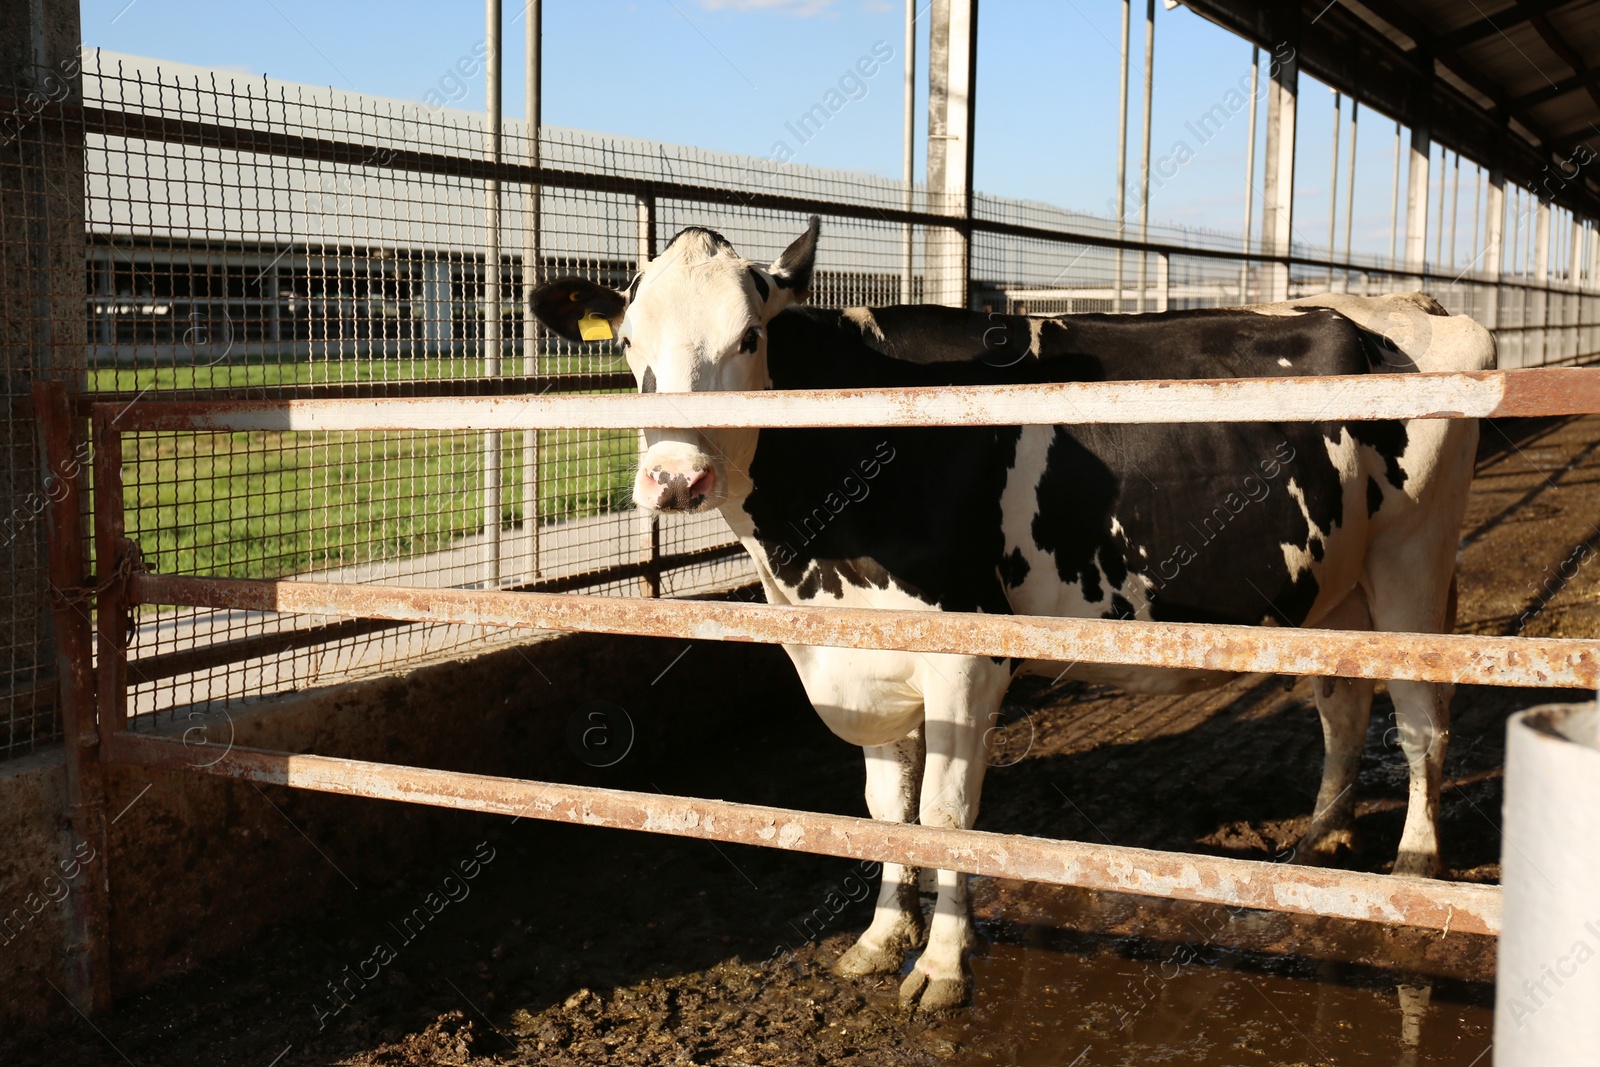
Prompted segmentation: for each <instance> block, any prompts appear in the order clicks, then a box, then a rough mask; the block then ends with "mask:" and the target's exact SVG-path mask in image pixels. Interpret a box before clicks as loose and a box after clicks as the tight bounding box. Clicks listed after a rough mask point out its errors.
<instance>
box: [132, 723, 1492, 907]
mask: <svg viewBox="0 0 1600 1067" xmlns="http://www.w3.org/2000/svg"><path fill="white" fill-rule="evenodd" d="M107 749H108V751H107V752H106V756H107V758H108V759H110V760H111V761H112V762H116V763H128V764H136V765H140V766H145V767H159V768H165V769H169V770H186V771H191V772H194V773H200V774H208V775H215V776H220V777H223V778H231V779H236V780H242V781H250V782H261V783H267V784H272V785H282V786H288V787H290V788H293V789H309V790H313V791H316V792H321V793H338V794H342V795H344V796H358V797H369V798H373V799H378V800H397V801H402V802H405V803H410V804H426V805H429V806H432V807H440V808H452V809H455V810H458V811H479V812H486V813H489V814H494V815H511V816H517V817H522V818H530V819H543V820H548V821H551V822H564V823H574V824H578V825H582V826H604V827H609V828H612V829H622V830H643V831H647V832H650V833H657V834H666V835H668V836H672V837H690V838H697V839H699V840H703V841H723V842H730V843H735V844H745V845H757V846H763V847H767V848H778V849H785V850H788V851H793V852H808V853H813V854H817V855H823V856H842V857H847V858H850V859H861V860H878V861H880V862H889V863H902V864H906V865H908V866H911V867H919V868H928V869H937V870H944V871H961V872H965V873H967V874H981V875H985V876H987V877H991V878H1012V879H1017V880H1021V881H1030V882H1045V883H1049V884H1052V885H1069V886H1078V887H1080V888H1084V889H1093V890H1100V891H1104V892H1112V893H1137V894H1142V895H1145V896H1156V897H1171V898H1175V899H1178V900H1191V901H1197V902H1200V903H1205V904H1221V905H1226V906H1229V907H1241V908H1254V909H1262V910H1269V911H1281V912H1293V913H1295V914H1299V915H1317V916H1327V917H1332V918H1339V919H1355V920H1360V921H1365V922H1376V923H1388V924H1399V925H1405V926H1415V927H1422V928H1424V929H1430V930H1443V931H1446V932H1455V933H1464V934H1488V935H1497V934H1498V933H1499V932H1500V889H1499V887H1498V886H1486V885H1471V884H1466V883H1459V882H1437V881H1432V880H1427V879H1417V878H1395V877H1392V876H1390V875H1382V874H1366V873H1363V872H1357V871H1336V870H1324V869H1321V868H1316V867H1302V866H1297V865H1294V864H1286V863H1263V862H1260V861H1252V860H1238V859H1229V858H1223V857H1217V856H1196V855H1188V854H1184V853H1173V852H1155V851H1151V850H1149V849H1142V848H1127V847H1124V846H1120V845H1090V844H1084V843H1081V842H1078V841H1059V840H1047V839H1041V838H1034V837H1020V836H1016V835H1013V834H996V833H988V832H985V831H981V830H955V829H946V828H942V827H937V826H916V825H911V824H907V823H890V822H877V821H875V820H872V819H859V818H851V817H849V816H844V815H827V814H819V813H815V812H806V811H792V810H789V809H787V808H770V807H764V806H759V805H754V804H736V803H733V802H730V801H725V800H700V799H694V798H689V797H674V796H664V795H662V794H659V793H635V792H627V791H624V790H619V789H600V788H596V787H593V786H579V785H562V784H558V783H552V782H532V781H522V780H519V779H515V778H500V777H494V776H490V775H482V774H464V773H461V772H459V771H441V770H433V769H430V768H426V767H403V766H396V765H393V764H384V763H368V762H365V761H362V760H351V759H339V758H336V757H332V756H307V755H297V754H294V753H289V752H267V751H262V750H259V749H246V748H230V749H229V750H228V751H227V752H226V753H225V754H223V755H222V756H221V757H220V758H218V757H217V756H215V754H214V749H213V748H212V747H205V748H202V749H199V750H196V749H194V748H191V747H190V746H188V745H186V744H185V743H184V742H183V740H182V739H178V738H164V737H148V736H138V735H133V734H118V735H116V736H115V737H113V738H111V740H110V742H109V743H108V745H107ZM197 751H198V753H199V755H197Z"/></svg>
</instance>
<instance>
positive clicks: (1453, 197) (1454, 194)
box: [1444, 152, 1461, 270]
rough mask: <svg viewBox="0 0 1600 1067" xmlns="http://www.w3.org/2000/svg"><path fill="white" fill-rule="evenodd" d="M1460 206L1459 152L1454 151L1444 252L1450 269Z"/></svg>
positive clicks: (1454, 258)
mask: <svg viewBox="0 0 1600 1067" xmlns="http://www.w3.org/2000/svg"><path fill="white" fill-rule="evenodd" d="M1460 208H1461V153H1460V152H1457V153H1456V163H1455V167H1454V168H1452V171H1451V177H1450V251H1449V252H1448V253H1446V254H1445V259H1444V262H1445V265H1446V266H1448V267H1450V268H1451V269H1452V270H1454V269H1455V265H1456V213H1457V212H1458V211H1459V210H1460Z"/></svg>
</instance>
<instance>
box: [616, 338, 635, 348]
mask: <svg viewBox="0 0 1600 1067" xmlns="http://www.w3.org/2000/svg"><path fill="white" fill-rule="evenodd" d="M617 343H618V344H619V345H621V346H622V347H623V349H628V348H632V347H633V342H632V341H630V340H628V339H627V338H626V337H624V338H623V339H622V340H621V341H618V342H617Z"/></svg>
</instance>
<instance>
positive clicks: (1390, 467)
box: [1346, 422, 1408, 489]
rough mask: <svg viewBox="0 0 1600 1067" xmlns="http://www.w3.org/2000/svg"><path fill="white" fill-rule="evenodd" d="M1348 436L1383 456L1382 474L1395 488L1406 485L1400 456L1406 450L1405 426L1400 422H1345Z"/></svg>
mask: <svg viewBox="0 0 1600 1067" xmlns="http://www.w3.org/2000/svg"><path fill="white" fill-rule="evenodd" d="M1346 425H1347V426H1348V427H1349V430H1350V436H1351V437H1353V438H1355V439H1356V440H1357V441H1359V442H1361V443H1362V444H1364V445H1366V446H1367V447H1368V448H1370V449H1372V450H1373V451H1374V452H1376V453H1378V455H1379V456H1382V457H1383V474H1384V477H1385V478H1387V479H1388V480H1389V484H1390V485H1392V486H1394V487H1395V488H1396V489H1404V488H1405V487H1406V472H1405V471H1404V470H1403V469H1402V468H1401V466H1400V457H1401V456H1403V455H1405V451H1406V440H1407V436H1408V435H1407V434H1406V427H1405V423H1402V422H1352V423H1347V424H1346Z"/></svg>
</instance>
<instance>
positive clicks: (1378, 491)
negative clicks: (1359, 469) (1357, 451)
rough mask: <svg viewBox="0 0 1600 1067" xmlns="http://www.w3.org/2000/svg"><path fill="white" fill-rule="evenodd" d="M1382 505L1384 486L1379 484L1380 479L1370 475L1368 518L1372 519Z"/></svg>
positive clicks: (1368, 482)
mask: <svg viewBox="0 0 1600 1067" xmlns="http://www.w3.org/2000/svg"><path fill="white" fill-rule="evenodd" d="M1381 507H1383V487H1382V486H1381V485H1379V484H1378V479H1376V478H1373V477H1370V476H1369V477H1368V478H1367V518H1369V519H1370V518H1372V516H1374V515H1376V514H1377V513H1378V509H1379V508H1381Z"/></svg>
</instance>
